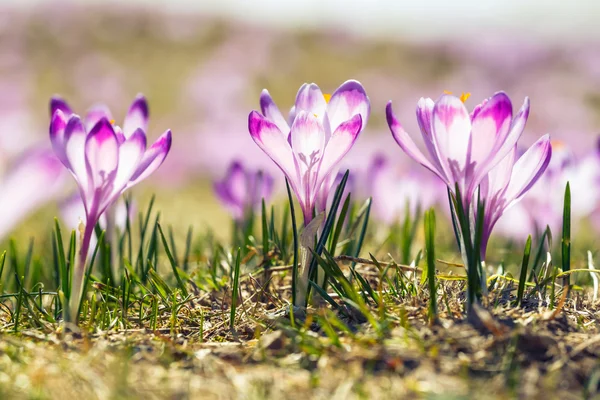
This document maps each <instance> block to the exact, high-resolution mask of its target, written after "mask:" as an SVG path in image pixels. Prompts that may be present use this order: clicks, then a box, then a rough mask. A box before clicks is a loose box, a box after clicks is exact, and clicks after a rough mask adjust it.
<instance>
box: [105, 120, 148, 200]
mask: <svg viewBox="0 0 600 400" xmlns="http://www.w3.org/2000/svg"><path fill="white" fill-rule="evenodd" d="M145 152H146V134H145V133H144V131H143V130H142V128H137V129H136V130H135V131H134V132H133V133H132V134H131V136H130V137H129V139H127V140H126V141H125V142H123V143H122V144H121V145H120V146H119V168H118V169H117V175H116V176H115V183H114V188H113V195H116V196H118V195H119V194H120V192H121V191H122V190H123V189H124V188H125V187H126V186H127V183H128V182H129V180H130V179H131V177H132V176H133V174H134V173H135V171H136V170H137V168H138V166H139V164H140V161H141V160H142V157H143V155H144V153H145ZM117 192H118V193H117Z"/></svg>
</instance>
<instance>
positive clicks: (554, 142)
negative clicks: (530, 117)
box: [550, 140, 566, 150]
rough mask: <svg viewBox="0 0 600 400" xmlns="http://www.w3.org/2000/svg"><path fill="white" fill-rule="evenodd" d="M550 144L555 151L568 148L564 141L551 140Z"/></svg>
mask: <svg viewBox="0 0 600 400" xmlns="http://www.w3.org/2000/svg"><path fill="white" fill-rule="evenodd" d="M550 144H551V145H552V148H553V149H554V150H561V149H564V148H565V147H566V146H565V142H563V141H562V140H551V141H550Z"/></svg>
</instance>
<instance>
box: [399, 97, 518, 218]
mask: <svg viewBox="0 0 600 400" xmlns="http://www.w3.org/2000/svg"><path fill="white" fill-rule="evenodd" d="M466 98H468V96H466ZM466 98H465V96H464V95H463V96H461V98H458V97H455V96H452V95H449V94H444V95H442V96H441V97H440V98H439V99H438V100H437V101H436V102H434V101H433V100H432V99H424V98H421V100H419V102H418V104H417V120H418V122H419V127H420V129H421V134H422V136H423V141H424V142H425V146H426V147H427V152H428V153H429V156H430V157H429V159H428V158H427V157H426V156H425V155H423V153H422V152H421V151H420V150H419V149H418V148H417V146H416V145H415V142H414V141H413V140H412V139H411V137H410V136H409V135H408V133H407V132H406V131H405V130H404V129H403V128H402V125H401V124H400V122H398V120H397V119H396V117H395V115H394V113H393V111H392V102H391V101H390V102H389V103H388V105H387V121H388V125H389V127H390V130H391V131H392V136H393V137H394V139H395V140H396V142H397V143H398V144H399V145H400V147H401V148H402V150H404V152H406V154H408V155H409V156H410V157H411V158H412V159H413V160H415V161H417V162H418V163H420V164H421V165H423V166H424V167H425V168H427V169H429V170H430V171H432V172H433V173H435V174H436V175H437V176H438V177H439V178H440V179H441V180H442V181H443V182H444V183H445V184H446V185H447V186H448V187H449V188H450V190H452V191H455V187H456V186H458V188H459V190H460V193H461V197H462V199H461V201H462V202H463V204H464V206H465V209H468V208H469V205H470V204H471V202H472V199H473V194H474V193H475V190H476V189H477V186H478V185H479V183H480V182H481V180H482V179H483V178H484V177H485V175H486V174H487V173H488V171H490V169H492V168H493V167H494V166H495V165H496V164H498V163H499V162H500V161H501V160H502V159H503V158H504V157H505V156H506V155H507V154H508V153H509V152H510V151H511V149H512V148H513V147H514V146H515V144H516V143H517V140H518V139H519V137H520V136H521V134H522V132H523V128H524V127H525V122H526V121H527V117H528V115H529V99H528V98H525V102H524V104H523V106H522V107H521V109H520V110H519V112H518V114H517V115H516V117H515V118H514V119H513V111H512V103H511V101H510V99H509V97H508V96H507V95H506V94H505V93H504V92H498V93H496V94H494V95H493V96H492V97H490V98H489V99H486V100H484V101H483V102H482V103H481V104H479V105H478V106H476V107H475V108H474V110H473V112H472V113H471V115H469V113H468V111H467V109H466V107H465V105H464V104H463V100H466Z"/></svg>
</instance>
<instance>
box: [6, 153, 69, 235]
mask: <svg viewBox="0 0 600 400" xmlns="http://www.w3.org/2000/svg"><path fill="white" fill-rule="evenodd" d="M65 173H66V172H65V171H64V169H63V168H62V166H61V163H60V161H58V159H57V158H56V157H55V156H54V154H53V153H52V150H50V149H40V148H34V149H30V150H27V151H25V153H23V154H22V155H21V156H20V158H19V159H17V160H16V162H14V163H13V164H12V165H10V166H8V168H7V169H6V171H4V173H3V174H4V177H3V179H2V180H0V238H3V237H5V236H6V235H7V234H8V233H9V232H10V231H11V230H12V229H13V228H14V227H15V225H16V224H17V223H19V221H21V220H22V219H23V218H25V217H26V216H27V215H28V214H29V213H31V212H32V211H34V210H35V209H36V208H38V207H39V206H41V205H42V204H44V203H45V202H47V201H49V200H51V199H52V198H54V197H56V196H57V195H58V194H59V193H60V191H61V189H62V188H63V186H64V183H65Z"/></svg>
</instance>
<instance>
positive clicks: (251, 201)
mask: <svg viewBox="0 0 600 400" xmlns="http://www.w3.org/2000/svg"><path fill="white" fill-rule="evenodd" d="M213 187H214V190H215V194H216V195H217V197H218V198H219V200H220V201H221V203H222V204H223V205H224V206H225V208H227V210H228V211H229V212H230V213H231V215H232V217H233V219H234V220H235V221H236V222H238V223H239V222H242V221H243V220H244V218H246V217H247V216H248V213H249V212H251V211H253V210H257V209H259V208H260V206H261V202H262V199H265V201H266V200H268V199H269V198H270V197H271V194H272V193H273V177H272V176H271V175H269V174H267V173H264V172H263V171H260V170H258V171H252V170H249V169H247V168H246V167H244V165H243V164H242V163H241V162H240V161H234V162H232V163H231V165H230V166H229V169H228V170H227V174H226V175H225V178H224V179H223V180H222V181H218V182H215V183H214V185H213Z"/></svg>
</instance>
